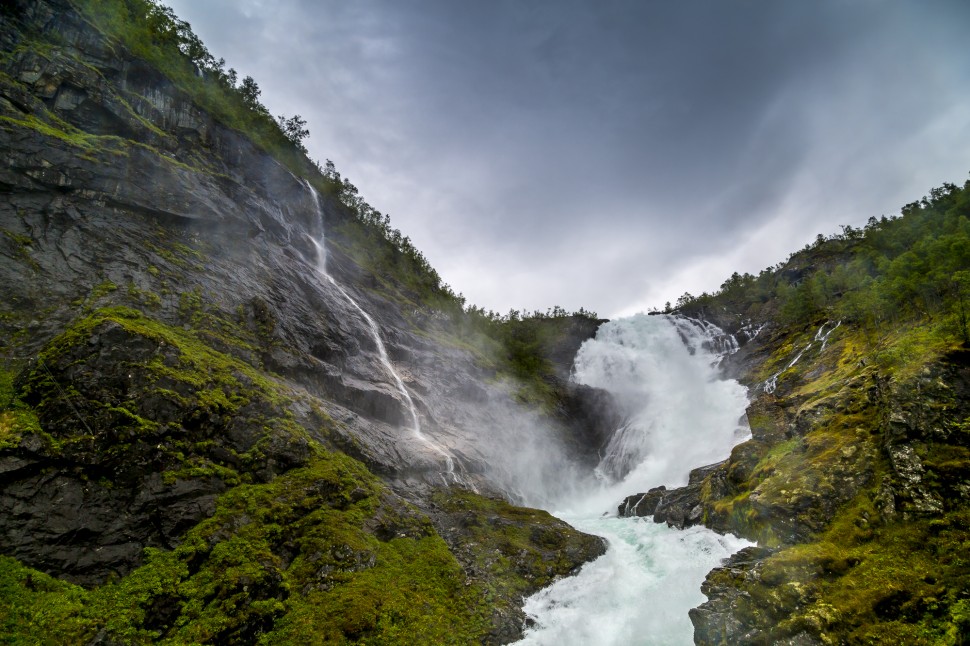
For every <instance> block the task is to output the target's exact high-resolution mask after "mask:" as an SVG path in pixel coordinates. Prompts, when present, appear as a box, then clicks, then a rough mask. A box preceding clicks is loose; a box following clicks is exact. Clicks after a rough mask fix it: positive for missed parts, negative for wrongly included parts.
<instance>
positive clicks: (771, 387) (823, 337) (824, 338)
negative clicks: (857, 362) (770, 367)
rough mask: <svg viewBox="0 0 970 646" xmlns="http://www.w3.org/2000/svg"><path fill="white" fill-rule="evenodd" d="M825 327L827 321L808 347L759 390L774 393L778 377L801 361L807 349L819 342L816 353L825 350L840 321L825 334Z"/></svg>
mask: <svg viewBox="0 0 970 646" xmlns="http://www.w3.org/2000/svg"><path fill="white" fill-rule="evenodd" d="M826 325H829V322H828V321H826V322H825V323H823V324H822V326H821V327H820V328H819V329H818V331H817V332H816V333H815V336H814V337H813V338H812V340H811V341H809V342H808V345H806V346H805V347H804V348H802V349H801V351H800V352H799V353H798V354H797V355H795V358H794V359H792V360H791V362H790V363H789V364H788V365H787V366H785V367H784V368H783V369H781V370H779V371H778V372H776V373H775V374H773V375H771V376H770V377H768V378H767V379H766V380H765V382H764V383H763V384H762V385H761V390H763V391H764V392H766V393H768V394H769V395H770V394H771V393H773V392H775V390H776V389H777V388H778V377H780V376H781V375H782V373H784V372H785V371H786V370H788V369H789V368H791V367H792V366H794V365H795V364H796V363H798V362H799V361H801V359H802V357H803V356H805V353H806V352H808V350H809V348H811V347H812V346H813V345H815V344H816V343H819V342H821V344H822V345H821V347H820V348H819V350H818V353H819V354H821V353H822V351H823V350H825V344H826V343H828V340H829V335H831V334H832V333H833V332H835V330H836V328H838V327H839V326H840V325H842V321H839V322H838V323H836V324H835V325H833V326H832V327H831V328H830V329H829V330H828V331H827V332H826V331H825V326H826Z"/></svg>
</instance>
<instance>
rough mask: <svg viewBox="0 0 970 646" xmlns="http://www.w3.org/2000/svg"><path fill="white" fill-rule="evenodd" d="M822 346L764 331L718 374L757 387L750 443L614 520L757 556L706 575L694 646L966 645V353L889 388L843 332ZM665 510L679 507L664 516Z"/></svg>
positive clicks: (856, 336)
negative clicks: (709, 537) (650, 521)
mask: <svg viewBox="0 0 970 646" xmlns="http://www.w3.org/2000/svg"><path fill="white" fill-rule="evenodd" d="M833 325H834V324H833V323H827V328H826V329H829V328H832V326H833ZM817 326H818V324H816V327H817ZM818 336H819V334H818V331H817V330H816V329H815V328H806V329H804V330H798V329H794V330H793V329H787V330H785V329H782V328H777V327H776V328H774V329H770V328H769V330H768V333H766V334H764V335H763V336H759V337H758V338H757V339H756V340H754V341H752V342H750V343H748V345H746V346H745V347H744V348H742V351H741V352H739V353H738V354H739V355H741V356H739V357H731V358H730V359H729V360H727V361H726V362H725V363H726V364H727V365H726V366H725V367H726V370H727V371H729V373H730V374H734V375H736V376H740V377H741V378H742V379H744V380H745V381H747V382H748V383H749V384H750V388H751V397H752V401H751V405H750V406H749V408H748V412H747V416H748V419H749V421H750V425H751V432H752V437H751V439H750V440H748V441H747V442H744V443H742V444H740V445H738V446H737V447H735V448H734V450H733V451H732V454H731V457H730V458H729V459H728V460H726V461H725V462H724V463H722V464H719V465H713V466H712V467H708V468H706V469H705V472H704V473H698V472H695V473H694V474H692V478H691V484H690V485H688V486H687V487H685V488H681V489H677V490H674V491H666V490H654V491H651V492H647V493H646V494H645V495H641V496H631V497H630V498H628V499H627V501H626V502H625V503H624V505H623V506H621V509H620V512H621V513H625V514H627V515H653V516H654V519H655V520H658V519H662V518H666V519H667V522H668V523H669V524H671V525H674V526H680V525H681V523H684V524H689V522H690V519H692V518H693V519H695V522H703V523H704V524H706V525H707V526H709V527H711V528H712V529H715V530H717V531H720V532H732V533H735V534H739V535H742V536H746V537H748V538H750V539H752V540H756V541H758V542H759V544H760V547H757V548H749V549H745V550H742V551H741V552H739V553H738V554H737V555H735V556H734V557H733V558H731V559H729V560H728V561H727V562H726V563H724V564H723V565H722V566H721V567H720V568H717V569H715V570H714V571H713V572H711V573H710V574H709V576H708V578H707V581H706V582H705V584H704V586H703V588H702V590H703V592H704V594H705V595H706V596H707V597H708V601H707V602H706V603H704V604H703V605H701V606H700V607H698V608H695V609H694V610H692V611H691V620H692V621H693V623H694V627H695V642H696V643H697V644H764V643H771V644H823V643H825V644H828V643H867V642H868V643H882V642H884V641H895V640H897V639H900V640H902V641H909V640H917V639H922V637H920V636H921V635H933V636H934V637H932V639H938V640H940V643H960V642H959V639H958V638H956V637H955V635H956V634H959V633H960V632H961V631H965V630H966V629H967V626H968V624H967V622H966V620H965V619H964V618H963V615H962V614H961V612H962V611H961V610H960V608H962V605H961V604H962V603H963V602H962V601H960V599H962V598H964V595H966V594H967V592H968V590H967V587H966V570H965V568H964V566H962V565H958V564H957V561H959V558H958V557H956V554H957V553H959V552H960V551H962V550H963V549H964V548H963V547H962V546H965V545H966V542H965V541H967V540H970V526H968V525H967V524H966V520H967V518H968V506H970V496H968V493H970V491H968V486H967V485H968V480H970V459H968V458H970V452H968V447H970V442H968V435H967V434H966V432H965V430H964V425H965V420H966V419H967V415H968V414H970V403H968V402H970V400H968V399H967V394H968V387H967V384H968V378H970V372H968V369H967V361H966V355H967V353H966V351H965V350H962V349H961V350H955V351H950V352H949V353H947V354H944V355H943V356H942V357H937V358H934V359H932V360H930V361H929V362H926V363H924V364H923V365H922V366H920V367H919V369H917V370H915V371H912V372H909V373H897V374H895V375H893V376H892V377H891V378H887V377H886V376H885V375H884V374H883V373H882V372H881V371H880V370H879V369H878V368H877V367H876V366H874V365H872V364H871V363H870V361H869V360H868V359H867V357H866V355H865V354H864V353H863V351H862V350H861V348H864V347H865V343H864V342H862V341H861V340H860V339H861V338H862V332H861V331H860V330H858V329H853V327H852V326H851V324H849V325H846V324H844V323H843V324H842V325H841V326H840V327H839V331H838V334H833V335H832V336H830V337H829V339H828V343H827V344H825V345H823V344H822V343H819V342H815V341H813V339H817V338H818ZM799 352H800V353H801V354H799ZM796 357H797V361H796V362H793V358H796ZM732 363H733V365H732ZM786 366H788V367H787V368H786ZM772 377H774V384H775V386H776V387H775V388H774V389H771V390H769V389H767V388H765V383H766V380H768V379H769V378H772ZM667 501H677V503H679V504H675V505H674V506H673V516H672V518H671V516H670V511H668V510H667V509H665V508H664V507H665V505H668V503H667ZM685 512H686V516H685V515H684V513H685ZM682 519H686V520H682ZM955 558H956V559H957V560H956V561H955V560H954V559H955ZM914 572H915V573H914ZM928 597H932V598H934V599H936V600H938V601H937V603H938V604H939V605H938V606H935V608H936V609H935V610H933V611H930V610H928V609H927V606H926V603H925V601H920V600H921V599H923V600H925V599H926V598H928Z"/></svg>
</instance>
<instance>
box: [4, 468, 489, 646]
mask: <svg viewBox="0 0 970 646" xmlns="http://www.w3.org/2000/svg"><path fill="white" fill-rule="evenodd" d="M389 495H390V494H389V493H387V492H386V491H385V490H384V488H383V486H382V485H381V484H380V483H379V482H378V481H377V480H376V478H374V476H372V475H370V474H369V473H368V472H367V471H366V469H364V467H363V466H362V465H361V464H359V463H357V462H355V461H354V460H352V459H350V458H347V457H345V456H342V455H338V454H327V453H322V452H318V453H317V456H316V458H314V460H313V461H312V462H311V464H310V465H309V466H307V467H306V468H303V469H298V470H294V471H292V472H289V473H287V474H285V475H283V476H280V477H279V478H277V479H276V480H275V481H273V482H272V483H269V484H262V485H240V486H237V487H235V488H234V489H232V490H230V491H229V492H227V493H226V494H224V495H223V496H222V497H221V498H220V499H219V501H218V503H217V508H216V512H215V514H214V515H213V516H212V517H211V518H210V519H208V520H206V521H204V522H203V523H201V524H200V525H198V526H197V527H196V528H194V529H192V530H191V531H190V532H189V533H188V535H187V536H186V537H185V540H184V541H183V542H182V544H181V545H180V546H179V547H178V548H176V549H175V550H172V551H164V550H157V549H147V550H146V551H145V562H144V565H142V566H141V567H139V568H138V569H136V570H134V571H133V572H131V573H130V574H129V575H127V576H126V577H124V578H122V579H120V580H117V581H115V582H112V583H108V584H106V585H104V586H101V587H98V588H95V589H93V590H90V591H84V590H82V589H81V588H77V587H75V586H70V585H68V584H64V583H61V582H59V581H56V580H53V579H50V578H49V577H45V576H44V575H41V574H39V573H36V572H34V571H32V570H29V569H27V568H23V567H22V566H20V565H19V564H17V563H16V562H15V561H13V560H11V559H2V560H0V613H2V614H0V619H2V621H3V624H2V625H3V626H4V634H5V635H7V636H8V639H11V640H14V641H17V640H20V639H26V640H28V641H29V640H30V638H31V637H30V636H31V635H37V634H43V635H46V636H48V638H49V639H53V640H54V641H56V642H58V643H84V642H85V641H89V640H90V639H91V638H92V637H93V636H94V635H95V634H102V635H104V636H107V637H109V638H111V639H113V640H118V641H121V642H123V643H130V644H149V643H161V644H184V643H212V642H220V641H221V642H248V643H253V642H257V641H258V642H259V643H265V644H324V643H327V644H331V643H350V642H362V643H371V644H397V643H436V644H437V643H440V644H449V643H453V644H467V643H477V642H479V641H480V640H481V638H482V637H483V635H484V634H485V633H486V632H487V630H488V622H487V619H486V611H487V608H486V607H485V606H484V605H483V601H482V595H481V590H479V589H477V588H476V587H475V586H468V585H466V583H467V582H466V580H465V576H464V574H463V572H462V570H461V567H460V566H459V565H458V563H457V562H456V561H455V559H454V557H453V556H452V555H451V554H450V553H449V551H448V549H447V547H446V546H445V544H444V542H443V541H442V540H441V539H440V538H439V537H438V536H437V535H436V534H435V533H434V531H433V529H432V528H431V527H430V525H429V524H428V522H427V520H425V519H423V518H422V517H420V516H418V515H416V514H415V512H413V511H411V510H409V509H408V508H407V507H406V506H403V505H401V504H400V503H393V504H392V499H391V498H389V497H388V496H389ZM375 523H377V524H381V525H383V526H390V527H391V528H393V529H392V530H390V531H389V533H392V534H393V537H392V538H390V540H386V541H382V540H379V539H378V538H377V537H376V536H375V535H374V534H373V533H372V531H371V530H370V529H368V528H369V527H370V526H372V525H374V524H375ZM28 577H33V582H32V583H28V581H29V579H28ZM39 584H42V585H43V587H44V588H45V590H50V591H49V592H47V593H45V594H41V593H39V592H37V591H36V590H28V588H27V586H28V585H33V586H34V587H35V588H37V587H39Z"/></svg>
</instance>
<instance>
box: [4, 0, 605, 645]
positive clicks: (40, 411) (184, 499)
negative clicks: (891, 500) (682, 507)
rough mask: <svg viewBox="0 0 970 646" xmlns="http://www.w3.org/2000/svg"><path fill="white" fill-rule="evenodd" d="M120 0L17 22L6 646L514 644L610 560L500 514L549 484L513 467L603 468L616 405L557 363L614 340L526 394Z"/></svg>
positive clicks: (7, 199) (493, 346)
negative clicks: (181, 66)
mask: <svg viewBox="0 0 970 646" xmlns="http://www.w3.org/2000/svg"><path fill="white" fill-rule="evenodd" d="M142 4H144V3H142ZM95 5H96V3H95V4H92V3H72V2H69V1H68V0H41V1H37V2H26V1H24V2H14V3H12V4H11V3H5V4H4V6H3V10H2V13H0V20H2V23H0V45H2V50H3V55H2V59H0V150H2V151H3V152H2V154H0V157H2V163H0V193H2V195H3V199H2V201H0V227H2V229H0V339H2V342H0V343H2V345H0V358H2V361H3V366H2V367H3V377H2V381H0V386H2V388H0V410H2V411H3V412H2V413H0V537H2V538H0V545H2V548H0V552H2V554H3V556H2V557H0V571H2V572H0V617H2V620H0V621H2V622H3V625H4V632H5V633H8V634H10V635H13V636H15V637H16V636H17V635H21V636H23V638H24V639H27V638H28V637H29V636H30V635H34V636H36V635H38V634H46V635H49V637H50V639H52V640H54V641H58V642H62V643H143V642H146V643H147V642H154V641H159V640H162V641H164V640H169V641H171V642H177V643H184V642H205V643H238V642H240V641H256V640H258V639H263V640H268V641H266V643H282V642H293V643H324V642H326V643H331V642H335V643H336V642H341V641H354V640H359V639H369V640H371V641H375V640H376V641H382V640H383V641H385V642H386V641H392V642H396V643H397V642H411V643H418V642H422V643H451V642H458V643H466V642H471V641H486V642H492V643H500V642H505V641H508V640H510V639H513V638H515V637H516V636H517V635H518V634H519V631H520V630H521V625H522V615H521V611H520V610H519V608H518V604H519V600H520V599H521V598H522V596H523V595H525V594H528V593H529V592H531V591H534V590H536V589H538V588H539V587H541V586H543V585H545V584H547V583H548V582H550V581H551V580H552V579H553V578H554V577H557V576H561V575H565V574H568V573H569V572H571V571H573V570H574V569H575V568H577V567H578V566H579V565H581V564H582V563H584V562H585V561H587V560H589V559H591V558H593V557H595V556H596V555H598V554H600V553H602V551H603V545H602V544H601V542H600V541H599V540H598V539H595V538H593V537H589V536H585V535H582V534H580V533H578V532H576V531H574V530H572V529H571V528H569V527H568V526H566V525H565V524H564V523H561V522H560V521H558V520H556V519H554V518H552V517H551V516H549V515H548V514H546V513H544V512H536V511H532V510H525V509H521V508H517V507H513V506H511V505H509V504H508V503H507V502H504V501H503V500H501V499H499V498H497V497H495V494H497V493H504V494H505V497H509V496H512V497H514V492H515V491H516V486H517V483H518V478H520V477H521V475H522V474H521V473H520V472H519V471H516V470H515V468H514V465H513V467H511V468H507V469H505V470H503V471H498V470H495V469H493V468H491V466H490V465H494V464H496V463H498V462H499V461H498V460H496V459H495V458H496V455H497V453H496V452H497V451H504V452H507V451H509V450H510V447H512V448H513V449H514V446H515V442H516V441H521V439H522V438H528V437H529V436H530V434H531V435H534V434H544V436H548V437H552V438H557V440H556V441H557V442H558V444H559V445H561V448H562V455H563V459H564V460H577V461H579V462H582V460H583V459H584V457H586V456H585V455H584V454H583V451H588V449H586V448H584V447H587V446H588V444H589V442H588V441H587V438H588V437H596V436H598V435H601V434H602V433H603V432H604V431H603V429H602V428H601V426H602V424H600V426H599V427H598V426H597V424H599V422H597V420H598V419H599V417H598V415H597V413H596V412H595V409H596V407H599V409H603V410H605V409H607V408H608V402H606V403H604V401H603V396H602V395H601V394H598V393H595V392H586V391H583V390H581V389H570V387H568V386H567V385H565V384H564V382H563V381H562V380H561V379H557V378H556V376H555V374H554V372H555V371H554V370H553V368H552V367H553V366H555V365H558V364H563V363H566V364H568V361H569V356H570V353H571V352H572V353H574V352H575V348H576V347H578V344H579V343H580V342H581V341H582V339H583V338H586V337H588V336H590V335H592V334H593V333H594V332H595V328H596V324H595V322H590V321H588V320H585V319H582V320H577V321H575V322H574V324H572V325H567V326H565V327H566V329H565V331H564V332H563V333H562V334H561V335H559V336H557V337H556V338H557V339H558V340H557V341H556V342H555V343H551V344H550V345H549V347H548V350H549V353H548V354H549V356H548V357H547V358H542V357H540V359H541V360H542V361H548V362H549V363H548V365H549V366H550V368H549V375H548V377H547V379H546V380H545V381H544V382H543V389H544V390H543V392H544V394H545V395H546V397H545V399H543V400H542V401H537V400H536V398H530V397H523V396H522V393H523V392H524V390H523V389H525V390H528V388H527V387H526V386H525V385H523V383H522V382H521V381H517V380H516V379H515V378H514V375H513V374H512V373H511V372H509V371H508V370H507V369H506V366H507V365H508V361H507V359H506V357H505V356H504V354H503V353H504V350H503V347H502V346H501V344H500V343H499V342H498V341H496V340H495V339H493V338H490V337H489V336H488V335H487V334H486V333H484V332H482V331H480V330H476V329H472V330H471V331H469V329H468V327H469V326H468V322H467V321H466V320H465V319H464V318H463V313H462V312H461V309H460V307H458V308H455V307H445V306H440V305H437V304H439V303H440V302H441V299H438V300H436V299H435V298H433V297H429V296H428V293H427V292H426V291H422V290H421V289H420V288H419V287H415V281H413V280H409V279H408V278H407V276H408V272H409V271H412V268H411V267H410V265H408V263H407V262H406V261H407V258H405V257H403V256H402V255H401V253H400V252H399V251H398V250H396V249H395V248H393V246H390V245H388V244H387V243H386V241H385V240H383V239H382V238H381V237H380V236H375V235H373V232H372V231H370V230H369V229H368V228H367V226H365V224H364V223H361V222H360V221H359V220H358V219H357V218H355V216H354V213H353V211H352V210H350V209H348V208H347V207H346V206H345V205H344V204H342V203H341V202H340V201H339V200H338V199H336V198H335V197H334V191H333V190H330V189H331V186H330V185H329V184H328V182H327V178H325V177H323V176H322V175H320V173H319V172H318V171H317V170H316V169H315V168H314V166H313V165H312V164H311V163H309V161H307V160H305V159H304V160H302V161H300V160H299V159H297V162H292V159H293V158H294V157H293V154H292V151H288V152H287V155H289V156H288V157H287V156H282V157H281V155H280V154H277V152H275V151H273V150H269V149H267V147H266V146H265V145H263V144H261V143H259V138H254V137H253V136H252V135H251V134H250V133H249V132H247V131H246V128H244V127H242V126H240V124H238V123H233V122H231V121H229V120H227V118H226V116H225V114H224V113H219V112H218V111H213V110H211V109H209V108H208V107H207V106H208V105H210V104H211V103H212V101H211V100H209V99H207V98H206V96H205V95H203V94H200V90H198V88H197V87H195V86H191V87H189V86H186V85H184V84H180V83H179V82H177V80H173V78H172V77H171V75H170V74H167V73H164V72H163V71H160V69H159V68H158V67H157V66H156V65H155V64H153V63H151V62H149V60H148V59H146V58H145V57H144V56H141V55H138V54H135V53H133V51H132V49H131V48H130V44H128V43H126V41H125V40H124V39H123V38H120V37H119V36H118V35H117V33H116V32H112V31H111V29H108V28H107V27H106V26H105V25H106V23H105V22H104V20H101V21H100V22H99V21H98V20H96V18H97V17H98V16H99V14H98V13H97V11H96V9H97V7H95V9H92V8H91V7H92V6H95ZM119 6H124V7H128V8H129V10H132V11H133V9H131V8H132V7H135V8H137V7H138V6H139V3H137V2H132V3H127V4H125V3H121V4H119ZM102 11H105V10H104V9H102ZM101 18H102V19H104V15H101ZM197 73H198V75H199V76H200V78H202V77H204V76H205V74H204V72H203V71H201V70H197ZM200 87H203V89H204V88H206V87H207V86H205V85H204V84H203V85H202V86H200ZM206 91H208V90H206ZM207 101H208V103H207ZM297 157H298V155H297ZM324 237H325V245H326V255H327V272H328V274H329V276H330V278H332V280H331V279H325V277H324V276H323V275H322V274H321V272H320V262H319V261H320V258H319V253H318V250H317V248H316V246H315V242H319V241H320V240H323V239H324ZM396 265H399V266H400V267H401V269H400V271H396V270H394V269H393V268H394V267H395V266H396ZM389 268H390V270H389ZM432 296H433V294H432ZM445 300H447V299H445ZM368 316H370V317H371V318H372V321H373V323H374V324H375V326H376V328H377V334H378V337H379V338H375V336H374V326H372V325H371V324H370V322H368V320H367V317H368ZM381 345H383V346H386V352H387V354H388V358H389V360H390V365H388V363H387V362H385V361H384V360H383V358H382V352H383V351H384V348H382V347H380V346H381ZM391 367H393V371H394V373H396V374H392V372H391V370H390V368H391ZM397 378H400V380H401V381H400V385H399V384H398V382H397ZM402 387H403V389H404V391H405V392H406V393H407V395H408V396H407V397H405V394H404V392H402ZM591 406H592V407H591ZM412 407H413V408H412ZM590 411H592V412H590ZM577 420H578V421H577ZM416 423H417V424H419V425H420V431H418V430H417V428H416ZM517 438H518V439H517ZM510 442H511V444H510ZM529 475H530V477H535V474H529ZM539 476H540V477H541V474H539ZM472 541H473V542H472Z"/></svg>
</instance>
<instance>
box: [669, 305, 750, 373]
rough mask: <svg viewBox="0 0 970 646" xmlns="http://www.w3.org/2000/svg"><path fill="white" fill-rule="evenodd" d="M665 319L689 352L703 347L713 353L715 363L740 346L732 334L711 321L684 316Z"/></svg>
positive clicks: (693, 352)
mask: <svg viewBox="0 0 970 646" xmlns="http://www.w3.org/2000/svg"><path fill="white" fill-rule="evenodd" d="M667 320H669V321H670V322H671V323H672V324H673V326H674V328H676V330H677V333H678V334H679V335H680V339H681V340H682V341H683V342H684V345H685V346H687V349H688V351H689V352H690V353H691V354H695V353H696V352H697V351H698V350H701V349H703V350H705V351H707V352H709V353H710V354H712V355H714V361H715V363H720V362H721V360H722V359H724V357H726V356H727V355H729V354H734V353H735V352H737V351H738V350H739V349H740V348H741V344H740V343H738V340H737V338H736V337H735V336H734V335H733V334H728V333H727V332H725V331H724V330H722V329H721V328H719V327H718V326H716V325H714V324H713V323H709V322H707V321H703V320H700V319H692V318H688V317H686V316H669V317H667Z"/></svg>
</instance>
